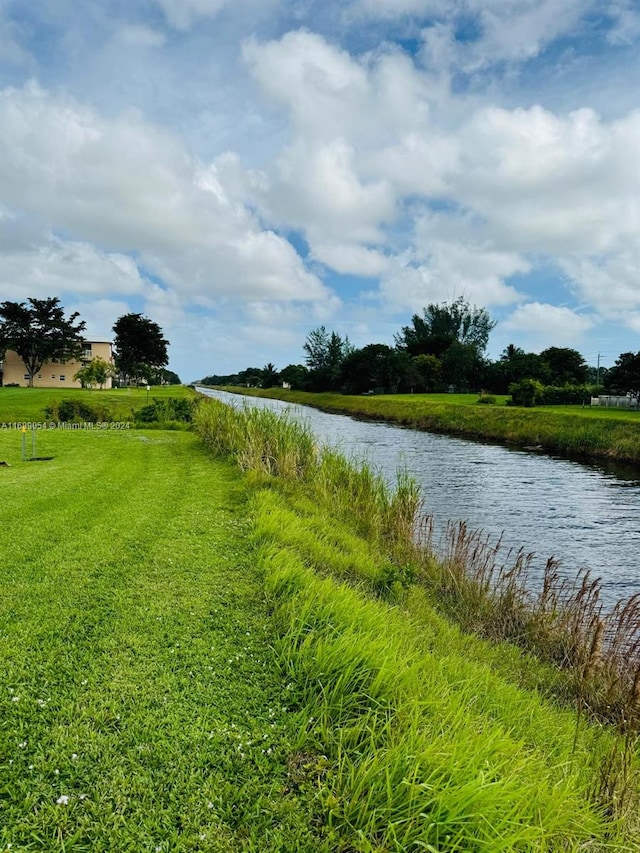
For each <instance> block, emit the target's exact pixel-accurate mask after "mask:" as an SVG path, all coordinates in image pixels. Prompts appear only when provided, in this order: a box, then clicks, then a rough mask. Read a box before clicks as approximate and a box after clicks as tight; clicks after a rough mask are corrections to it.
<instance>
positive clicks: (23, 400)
mask: <svg viewBox="0 0 640 853" xmlns="http://www.w3.org/2000/svg"><path fill="white" fill-rule="evenodd" d="M191 393H192V392H191V390H190V389H189V388H188V387H187V386H186V385H164V386H154V387H153V388H151V390H150V391H149V395H148V396H149V400H150V401H151V400H153V399H155V398H157V399H161V400H162V399H166V398H167V397H185V396H190V395H191ZM62 400H79V401H83V402H85V403H87V404H89V405H91V406H100V407H104V408H105V409H107V410H109V412H110V413H111V415H112V419H113V420H114V421H131V420H133V419H134V414H135V412H136V410H138V409H140V408H142V407H143V406H145V405H146V402H147V391H146V389H144V388H118V389H109V390H103V391H100V390H92V391H90V390H88V389H86V388H64V389H61V388H4V387H0V431H1V430H2V424H3V423H5V424H10V423H24V422H28V423H45V422H46V421H48V420H49V419H48V418H47V417H46V416H45V408H46V407H47V406H52V405H55V404H56V403H60V401H62Z"/></svg>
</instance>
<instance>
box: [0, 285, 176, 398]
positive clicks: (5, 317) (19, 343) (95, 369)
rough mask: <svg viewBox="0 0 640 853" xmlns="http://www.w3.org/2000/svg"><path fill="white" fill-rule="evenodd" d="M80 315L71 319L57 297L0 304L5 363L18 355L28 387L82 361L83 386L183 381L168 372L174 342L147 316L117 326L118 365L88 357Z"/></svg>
mask: <svg viewBox="0 0 640 853" xmlns="http://www.w3.org/2000/svg"><path fill="white" fill-rule="evenodd" d="M79 318H80V314H79V312H78V311H74V312H73V313H72V314H71V315H69V316H66V315H65V310H64V308H63V306H62V305H61V304H60V300H59V299H58V297H50V298H48V299H28V300H27V302H11V301H5V302H2V303H0V361H2V359H3V358H4V354H5V352H6V351H7V350H13V351H14V352H16V353H17V354H18V355H19V356H20V358H21V359H22V361H23V362H24V365H25V370H26V374H27V376H28V377H29V379H28V383H29V386H30V387H33V379H34V376H36V375H37V374H38V372H39V371H40V370H41V369H42V367H43V365H44V364H46V363H47V362H51V361H80V362H81V363H82V367H81V368H80V369H79V370H78V372H77V373H76V374H75V375H74V379H75V380H77V381H79V382H80V383H81V384H82V386H83V387H93V386H95V385H99V386H100V387H101V388H102V386H103V385H104V383H105V382H106V381H107V379H108V378H109V377H110V376H118V377H119V379H120V382H121V384H131V383H141V382H142V383H149V384H160V383H168V384H179V383H180V378H179V377H178V376H177V375H176V374H175V373H173V372H172V371H170V370H167V369H166V365H167V364H168V363H169V358H168V354H167V347H168V346H169V341H167V340H166V338H165V337H164V335H163V332H162V329H161V328H160V326H159V325H158V324H157V323H154V322H153V321H152V320H150V319H149V318H148V317H145V316H143V315H142V314H124V315H123V316H122V317H119V318H118V319H117V320H116V322H115V323H114V325H113V332H114V335H115V337H114V341H113V348H114V363H113V365H111V364H109V363H108V362H107V361H105V360H104V359H102V358H99V357H98V358H93V359H91V360H89V359H86V358H84V357H83V353H84V349H85V344H86V339H85V336H84V331H85V329H86V323H85V321H84V320H80V319H79Z"/></svg>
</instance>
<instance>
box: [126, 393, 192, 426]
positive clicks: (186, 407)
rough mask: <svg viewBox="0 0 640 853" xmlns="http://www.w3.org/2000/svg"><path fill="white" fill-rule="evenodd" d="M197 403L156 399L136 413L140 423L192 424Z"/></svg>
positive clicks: (170, 398) (186, 400)
mask: <svg viewBox="0 0 640 853" xmlns="http://www.w3.org/2000/svg"><path fill="white" fill-rule="evenodd" d="M194 408H195V401H193V400H189V399H186V398H184V397H183V398H179V397H166V398H165V399H157V398H154V399H153V401H152V402H151V403H149V404H148V405H147V406H143V407H142V408H141V409H138V411H137V412H136V415H135V417H136V421H137V422H138V423H143V424H150V423H166V422H168V421H178V422H181V423H191V421H192V420H193V412H194Z"/></svg>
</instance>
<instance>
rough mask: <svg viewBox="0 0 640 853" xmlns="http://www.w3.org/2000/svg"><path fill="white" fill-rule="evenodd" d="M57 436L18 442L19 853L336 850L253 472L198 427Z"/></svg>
mask: <svg viewBox="0 0 640 853" xmlns="http://www.w3.org/2000/svg"><path fill="white" fill-rule="evenodd" d="M8 390H12V389H8ZM16 390H17V389H16ZM21 393H23V394H25V396H29V395H30V393H31V392H29V391H26V392H21ZM36 393H37V392H36ZM116 393H120V392H116ZM123 393H124V394H128V392H123ZM21 414H22V415H23V416H24V414H26V413H24V412H22V413H21ZM38 440H39V442H40V443H39V447H38V451H39V454H40V455H51V456H53V457H54V458H53V459H52V460H51V461H49V462H31V463H22V462H21V461H20V449H19V441H18V436H17V435H16V433H11V432H0V460H2V459H4V460H6V461H8V462H9V463H10V464H11V467H0V494H1V495H2V498H1V501H2V508H3V519H2V538H1V539H0V589H1V590H2V597H1V598H0V673H1V675H0V850H2V851H5V850H9V849H11V850H12V851H16V850H20V851H28V850H33V851H63V850H64V851H91V853H101V851H104V853H107V851H109V853H113V851H118V853H123V851H131V853H144V851H205V850H206V851H214V853H215V852H216V851H236V850H238V851H241V850H251V851H298V850H309V851H315V850H321V849H324V848H323V847H322V842H321V841H320V840H319V839H318V838H314V837H313V835H312V832H311V830H310V828H309V827H310V826H311V825H312V821H311V818H310V814H309V811H310V806H309V804H308V802H307V801H306V800H305V798H304V796H302V795H301V794H299V793H297V790H298V786H297V785H296V784H294V783H292V781H291V779H290V774H289V770H288V768H290V767H291V766H292V761H293V762H295V755H294V754H293V753H294V747H293V746H292V744H291V741H292V738H293V737H294V733H295V731H296V730H297V728H299V722H298V725H296V718H295V715H294V714H293V713H291V712H288V711H287V706H288V704H290V703H289V702H288V697H289V694H288V691H287V688H286V685H283V684H282V683H281V680H280V678H279V676H278V674H277V669H276V663H275V659H274V657H273V653H272V651H271V642H272V638H271V622H270V619H269V616H268V614H267V613H266V612H265V605H264V602H263V594H262V585H261V581H260V579H259V578H258V577H257V574H256V570H255V568H254V565H253V561H252V554H251V550H250V546H249V545H248V544H247V532H248V524H249V522H248V519H247V513H246V508H245V493H244V489H243V486H242V484H241V481H240V479H239V475H238V474H236V472H235V471H234V470H233V469H232V468H231V467H230V466H229V465H227V464H225V463H221V462H216V461H213V460H212V459H211V458H210V456H209V454H208V453H207V452H206V451H205V450H204V449H203V448H202V446H201V445H200V444H199V442H198V440H197V439H196V438H195V436H194V435H193V434H191V433H180V432H172V433H167V432H152V433H148V434H145V433H144V432H143V431H133V430H130V431H125V432H100V433H96V432H94V431H82V432H63V431H57V430H56V431H46V432H44V433H42V434H40V435H39V436H38Z"/></svg>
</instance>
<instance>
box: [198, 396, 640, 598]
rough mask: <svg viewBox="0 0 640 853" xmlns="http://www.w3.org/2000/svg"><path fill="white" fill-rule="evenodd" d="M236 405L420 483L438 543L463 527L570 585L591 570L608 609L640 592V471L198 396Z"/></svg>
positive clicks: (257, 401) (389, 476)
mask: <svg viewBox="0 0 640 853" xmlns="http://www.w3.org/2000/svg"><path fill="white" fill-rule="evenodd" d="M200 390H202V391H203V392H204V393H206V394H208V395H209V396H212V397H217V398H218V399H222V400H224V401H225V402H228V403H230V404H232V405H242V404H243V401H246V402H247V403H249V404H250V405H255V406H266V407H268V408H271V409H274V410H277V411H280V410H282V409H288V408H291V409H293V410H294V411H295V413H296V416H297V417H298V419H300V420H303V421H305V422H307V423H308V424H309V426H310V427H311V429H312V430H313V432H314V433H315V434H316V435H317V436H318V438H319V440H320V441H321V442H323V443H325V444H329V445H331V446H333V447H337V448H338V449H340V450H341V451H342V452H343V453H344V454H345V455H346V456H348V457H353V458H357V459H365V460H367V461H368V462H370V463H371V464H372V465H373V466H375V468H376V469H377V470H378V471H379V472H380V474H381V475H382V476H384V477H385V479H386V480H387V481H388V482H391V483H392V482H394V481H395V478H396V475H397V472H398V470H399V469H400V468H405V469H406V470H407V471H408V472H409V473H410V474H411V475H412V476H413V477H414V478H415V479H416V480H417V482H418V483H419V485H420V488H421V490H422V494H423V497H424V502H425V509H426V511H427V512H428V513H430V514H432V515H433V517H434V522H435V529H436V538H437V537H438V536H439V535H441V534H442V531H443V530H444V529H445V527H446V523H447V521H449V520H452V521H458V520H461V519H463V520H465V521H466V522H467V523H468V526H469V528H470V529H472V530H482V531H483V532H484V533H485V534H487V535H489V536H490V537H491V538H492V539H496V540H497V539H498V537H500V536H501V535H503V541H504V544H505V546H506V547H512V548H516V549H517V548H520V547H522V548H524V549H525V550H526V551H533V552H535V554H536V560H535V563H534V565H535V566H537V567H538V568H540V566H542V565H544V562H545V561H546V559H547V557H550V556H554V557H556V558H558V559H559V560H560V561H561V570H562V572H563V573H564V574H566V575H568V576H573V575H575V573H576V571H577V570H578V569H583V568H588V569H590V570H591V571H592V574H593V575H594V576H599V577H601V578H602V582H603V594H604V597H605V598H606V599H607V600H609V601H612V600H614V599H617V598H619V597H623V596H625V597H626V596H628V595H631V594H632V593H635V592H640V524H639V523H638V522H639V519H640V472H638V470H637V469H636V470H635V471H634V470H633V469H628V468H627V469H625V468H622V467H621V468H612V469H610V470H607V469H604V468H602V467H600V466H596V465H593V466H590V465H585V464H583V463H579V462H573V461H571V460H567V459H560V458H554V457H549V456H545V455H542V454H539V453H535V452H527V451H523V450H517V449H512V448H507V447H502V446H499V445H495V444H484V443H481V442H476V441H468V440H465V439H461V438H454V437H451V436H446V435H437V434H434V433H428V432H419V431H417V430H411V429H403V428H401V427H397V426H394V425H391V424H386V423H378V422H370V421H358V420H355V419H353V418H350V417H348V416H345V415H330V414H327V413H325V412H320V411H318V410H317V409H311V408H309V407H307V406H297V405H292V404H290V403H286V402H282V401H280V400H268V399H265V398H257V397H239V396H237V395H233V394H227V393H225V392H218V391H212V390H211V389H207V390H205V389H200Z"/></svg>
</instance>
